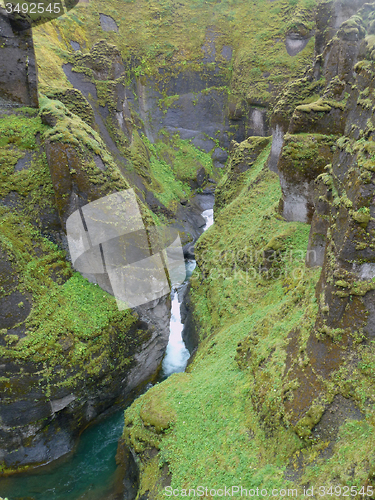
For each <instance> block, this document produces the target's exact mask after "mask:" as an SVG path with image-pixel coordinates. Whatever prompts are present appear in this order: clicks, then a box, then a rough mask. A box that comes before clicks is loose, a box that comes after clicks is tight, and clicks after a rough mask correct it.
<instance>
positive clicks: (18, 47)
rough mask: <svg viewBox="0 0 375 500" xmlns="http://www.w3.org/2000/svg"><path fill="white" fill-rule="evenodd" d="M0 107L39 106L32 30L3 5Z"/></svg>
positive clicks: (0, 29)
mask: <svg viewBox="0 0 375 500" xmlns="http://www.w3.org/2000/svg"><path fill="white" fill-rule="evenodd" d="M0 43H1V62H0V106H4V105H7V106H8V105H9V106H11V105H12V104H13V105H14V104H15V105H17V104H18V105H24V106H31V107H38V89H37V81H38V74H37V66H36V62H35V54H34V44H33V38H32V33H31V29H30V28H29V29H27V22H26V21H25V20H24V19H22V18H21V19H20V18H19V16H18V17H17V15H11V14H8V13H7V12H6V11H5V9H3V7H0Z"/></svg>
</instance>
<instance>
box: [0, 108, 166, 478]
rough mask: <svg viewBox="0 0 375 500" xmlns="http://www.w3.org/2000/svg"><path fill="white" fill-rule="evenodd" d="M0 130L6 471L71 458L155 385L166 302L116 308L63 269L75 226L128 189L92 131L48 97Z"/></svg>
mask: <svg viewBox="0 0 375 500" xmlns="http://www.w3.org/2000/svg"><path fill="white" fill-rule="evenodd" d="M28 113H29V112H28ZM9 124H11V126H10V127H9ZM0 127H1V134H2V140H3V142H2V146H1V147H0V163H1V165H2V171H1V175H2V181H1V186H0V217H1V229H2V231H1V243H0V285H1V295H0V357H1V363H0V371H1V381H0V385H1V388H0V393H1V401H0V415H1V422H0V462H1V471H2V473H9V472H16V471H19V470H23V469H25V468H26V467H28V466H35V465H39V464H43V463H47V462H50V461H52V460H55V459H57V458H59V457H60V456H62V455H64V454H66V453H68V452H69V451H71V450H72V448H73V447H74V444H75V442H76V439H77V437H78V436H79V434H80V433H81V432H82V430H83V429H84V428H85V427H87V426H88V425H89V424H90V423H91V422H92V421H93V420H94V419H95V418H96V417H97V416H98V415H99V414H102V413H103V412H105V411H110V410H111V409H112V410H113V408H116V406H117V405H118V404H124V403H125V402H127V401H129V400H131V399H132V398H133V397H134V396H135V395H136V394H138V392H139V391H140V390H141V388H142V387H143V386H144V385H145V384H146V383H147V382H148V381H149V380H151V379H152V378H153V377H154V376H155V374H156V373H157V370H158V368H159V367H160V364H161V360H162V357H163V355H164V352H165V349H166V346H167V343H168V338H169V317H170V298H169V296H164V297H161V298H160V299H157V300H154V301H153V302H151V303H148V304H145V305H143V306H139V307H138V308H136V309H135V310H126V311H119V310H118V308H117V305H116V302H115V299H114V297H112V296H111V295H109V294H108V293H106V292H104V291H103V290H102V289H101V288H100V287H99V286H97V285H96V284H93V283H90V282H88V281H87V280H86V279H84V278H83V277H82V276H81V275H80V274H79V273H76V272H74V270H73V269H72V268H71V266H70V264H69V262H68V261H67V258H66V251H67V245H66V236H65V223H66V219H67V217H68V216H69V215H70V214H71V213H72V212H73V211H75V210H77V209H79V208H80V207H81V206H84V205H85V204H87V203H89V202H90V201H94V200H96V199H98V198H100V197H102V196H105V195H106V194H109V193H111V192H114V191H119V190H122V189H126V188H128V184H127V182H126V181H125V179H124V178H123V177H122V175H121V173H120V171H119V170H118V168H117V166H116V165H115V164H114V162H113V160H112V159H111V157H110V155H109V153H108V152H107V151H106V149H105V146H104V144H103V143H102V141H101V139H100V138H99V136H98V135H97V134H96V133H95V131H94V130H92V129H91V128H90V127H89V126H88V125H87V124H85V122H83V121H82V120H80V118H78V117H77V116H76V115H72V114H71V113H70V112H69V111H68V110H67V109H66V108H65V106H64V105H63V104H62V103H59V102H58V101H48V100H45V101H43V107H42V109H41V112H40V115H39V116H37V115H36V114H35V115H34V116H29V115H28V117H25V114H24V111H22V110H20V111H14V110H12V111H11V110H7V111H5V112H4V115H2V116H1V119H0ZM25 130H26V131H27V132H26V133H25ZM21 131H22V132H21ZM42 137H43V140H42ZM23 160H25V161H23ZM20 167H22V168H20ZM141 206H142V204H141ZM142 213H143V214H144V220H145V221H151V220H152V217H151V216H150V215H149V212H148V209H147V208H146V207H145V206H143V208H142Z"/></svg>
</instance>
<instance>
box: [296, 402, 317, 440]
mask: <svg viewBox="0 0 375 500" xmlns="http://www.w3.org/2000/svg"><path fill="white" fill-rule="evenodd" d="M323 412H324V406H320V405H316V406H312V407H311V408H309V410H308V411H307V413H306V415H305V416H304V417H303V418H301V420H299V421H298V423H297V424H296V426H295V428H294V429H295V431H296V433H297V434H298V436H299V437H300V438H302V439H307V438H308V437H310V436H311V430H312V429H313V427H315V425H316V424H317V423H318V422H319V421H320V419H321V418H322V415H323Z"/></svg>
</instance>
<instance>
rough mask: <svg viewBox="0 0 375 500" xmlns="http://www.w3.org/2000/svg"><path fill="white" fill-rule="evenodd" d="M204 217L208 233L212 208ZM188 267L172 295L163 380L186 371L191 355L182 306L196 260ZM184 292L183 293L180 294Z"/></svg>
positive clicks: (186, 264) (190, 262)
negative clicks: (184, 330)
mask: <svg viewBox="0 0 375 500" xmlns="http://www.w3.org/2000/svg"><path fill="white" fill-rule="evenodd" d="M201 215H202V217H203V218H204V219H205V221H206V224H205V226H204V227H203V231H206V230H207V229H208V228H209V227H211V226H212V224H213V223H214V211H213V209H212V208H210V209H208V210H205V211H204V212H202V214H201ZM185 266H186V279H185V281H184V283H183V284H182V285H181V286H180V287H179V288H176V289H174V290H172V293H171V299H172V311H171V322H170V335H169V343H168V346H167V350H166V353H165V356H164V359H163V364H162V380H165V379H166V378H167V377H169V376H170V375H172V373H179V372H183V371H185V368H186V365H187V362H188V360H189V357H190V353H189V351H188V350H187V348H186V346H185V342H184V341H183V340H182V331H183V329H184V325H183V323H182V322H181V304H182V301H183V300H184V295H185V294H184V291H185V290H186V286H187V283H188V282H189V280H190V277H191V275H192V273H193V271H194V268H195V260H188V261H186V263H185ZM179 292H182V293H179Z"/></svg>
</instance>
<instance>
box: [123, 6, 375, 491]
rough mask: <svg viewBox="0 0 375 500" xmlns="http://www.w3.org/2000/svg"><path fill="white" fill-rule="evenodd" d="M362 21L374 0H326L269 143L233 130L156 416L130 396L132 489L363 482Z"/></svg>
mask: <svg viewBox="0 0 375 500" xmlns="http://www.w3.org/2000/svg"><path fill="white" fill-rule="evenodd" d="M374 23H375V4H374V3H365V2H362V1H360V2H323V3H322V4H321V5H320V6H319V8H318V9H317V19H316V26H317V27H318V31H317V32H316V41H317V45H316V47H317V49H316V50H317V52H316V61H315V63H314V64H313V66H311V67H310V68H308V70H307V71H306V73H305V75H304V76H302V78H300V79H299V80H296V81H292V82H291V83H290V84H289V85H288V86H287V87H286V89H285V91H284V92H283V93H282V94H281V95H280V99H279V101H278V102H277V103H276V105H275V107H274V112H273V116H272V117H271V124H272V127H273V129H274V134H273V141H274V143H273V146H272V148H271V147H270V146H269V145H268V144H267V143H268V139H263V138H262V139H260V138H257V137H250V138H248V139H247V140H245V141H243V142H241V143H240V144H238V143H237V144H236V143H233V144H232V150H231V152H230V160H229V162H228V164H227V167H226V170H225V175H224V176H223V178H222V179H221V181H220V182H219V184H218V188H217V199H216V202H215V224H214V226H213V227H212V228H211V229H210V230H209V231H207V232H206V233H205V234H204V235H203V237H202V238H201V239H200V241H199V242H198V245H197V248H196V256H197V271H196V274H195V275H194V276H193V278H192V307H193V310H194V315H195V319H196V321H197V323H198V324H199V328H200V332H199V337H200V339H199V340H200V343H199V347H198V350H197V352H196V355H195V358H194V360H193V362H192V364H191V365H189V368H188V372H187V373H186V374H181V375H178V376H176V377H174V379H173V380H171V379H168V381H167V384H166V385H165V386H164V387H163V388H162V389H161V390H160V395H161V393H162V394H163V397H165V398H166V400H167V401H168V403H169V405H168V407H164V406H163V405H161V408H160V412H161V413H160V414H159V415H158V419H159V420H158V421H162V419H163V417H165V421H164V423H165V425H164V427H157V425H156V424H155V421H154V420H153V418H151V415H150V414H149V413H147V411H146V410H145V409H144V408H145V407H146V406H147V404H148V402H147V400H146V398H141V399H140V400H139V401H137V402H135V403H134V404H133V405H132V407H131V408H130V409H129V410H128V411H127V412H126V416H125V427H124V434H123V436H124V440H125V442H126V444H127V445H128V446H130V447H131V448H132V449H133V450H134V451H135V452H136V453H137V455H138V457H139V458H140V461H139V463H140V471H141V476H140V489H139V492H138V497H139V498H140V497H142V498H162V496H163V487H164V486H165V485H166V484H169V483H170V484H171V485H172V487H173V488H175V487H180V488H181V485H183V484H201V483H202V484H203V483H204V482H205V483H206V484H209V483H210V482H212V484H221V483H220V481H222V484H224V483H225V484H227V483H228V484H236V481H237V478H239V477H240V478H242V480H243V482H245V483H246V484H251V485H256V486H258V487H259V489H260V488H261V487H264V488H268V489H269V488H271V487H273V486H274V487H275V488H278V487H280V484H282V485H283V487H284V486H285V485H288V486H290V487H293V488H297V489H298V488H299V491H303V489H302V488H314V491H317V488H319V486H321V485H322V484H326V485H329V486H330V487H332V488H335V487H337V488H339V487H340V488H344V487H348V488H350V487H352V486H354V487H355V488H357V490H358V491H360V490H361V489H363V491H365V492H368V494H372V493H371V489H372V488H373V487H374V486H375V483H374V454H373V451H372V450H373V446H374V439H373V436H374V419H373V412H374V408H375V399H374V394H373V388H374V376H373V373H374V372H373V366H374V359H375V358H374V348H373V337H374V324H373V323H374V293H375V292H374V290H375V284H374V279H375V260H374V254H373V238H374V235H373V231H374V228H375V226H374V219H375V208H374V181H375V179H374V175H373V174H374V171H375V166H374V165H375V160H374V158H375V156H374V148H373V144H374V130H375V127H374V123H373V115H374V109H375V108H374V104H375V101H374V95H375V94H374V88H373V87H374V81H375V79H374V75H375V73H374V71H375V66H374V45H373V24H374ZM267 156H268V160H267ZM266 164H268V168H267V167H266ZM280 195H281V199H280ZM279 200H280V202H279ZM306 250H307V252H306ZM158 394H159V393H158V388H154V392H153V393H152V397H153V398H155V399H156V398H157V397H158ZM150 397H151V395H150ZM150 406H151V405H150ZM218 436H219V437H218ZM364 449H366V452H365V453H363V450H364ZM359 450H361V451H359ZM155 457H157V458H155ZM156 462H157V463H158V466H157V465H156ZM161 463H162V464H163V466H161V465H160V464H161ZM196 463H198V466H195V465H193V464H196ZM169 471H173V472H172V473H169V474H168V472H169ZM152 474H154V475H153V476H152ZM152 477H154V478H155V479H152Z"/></svg>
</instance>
